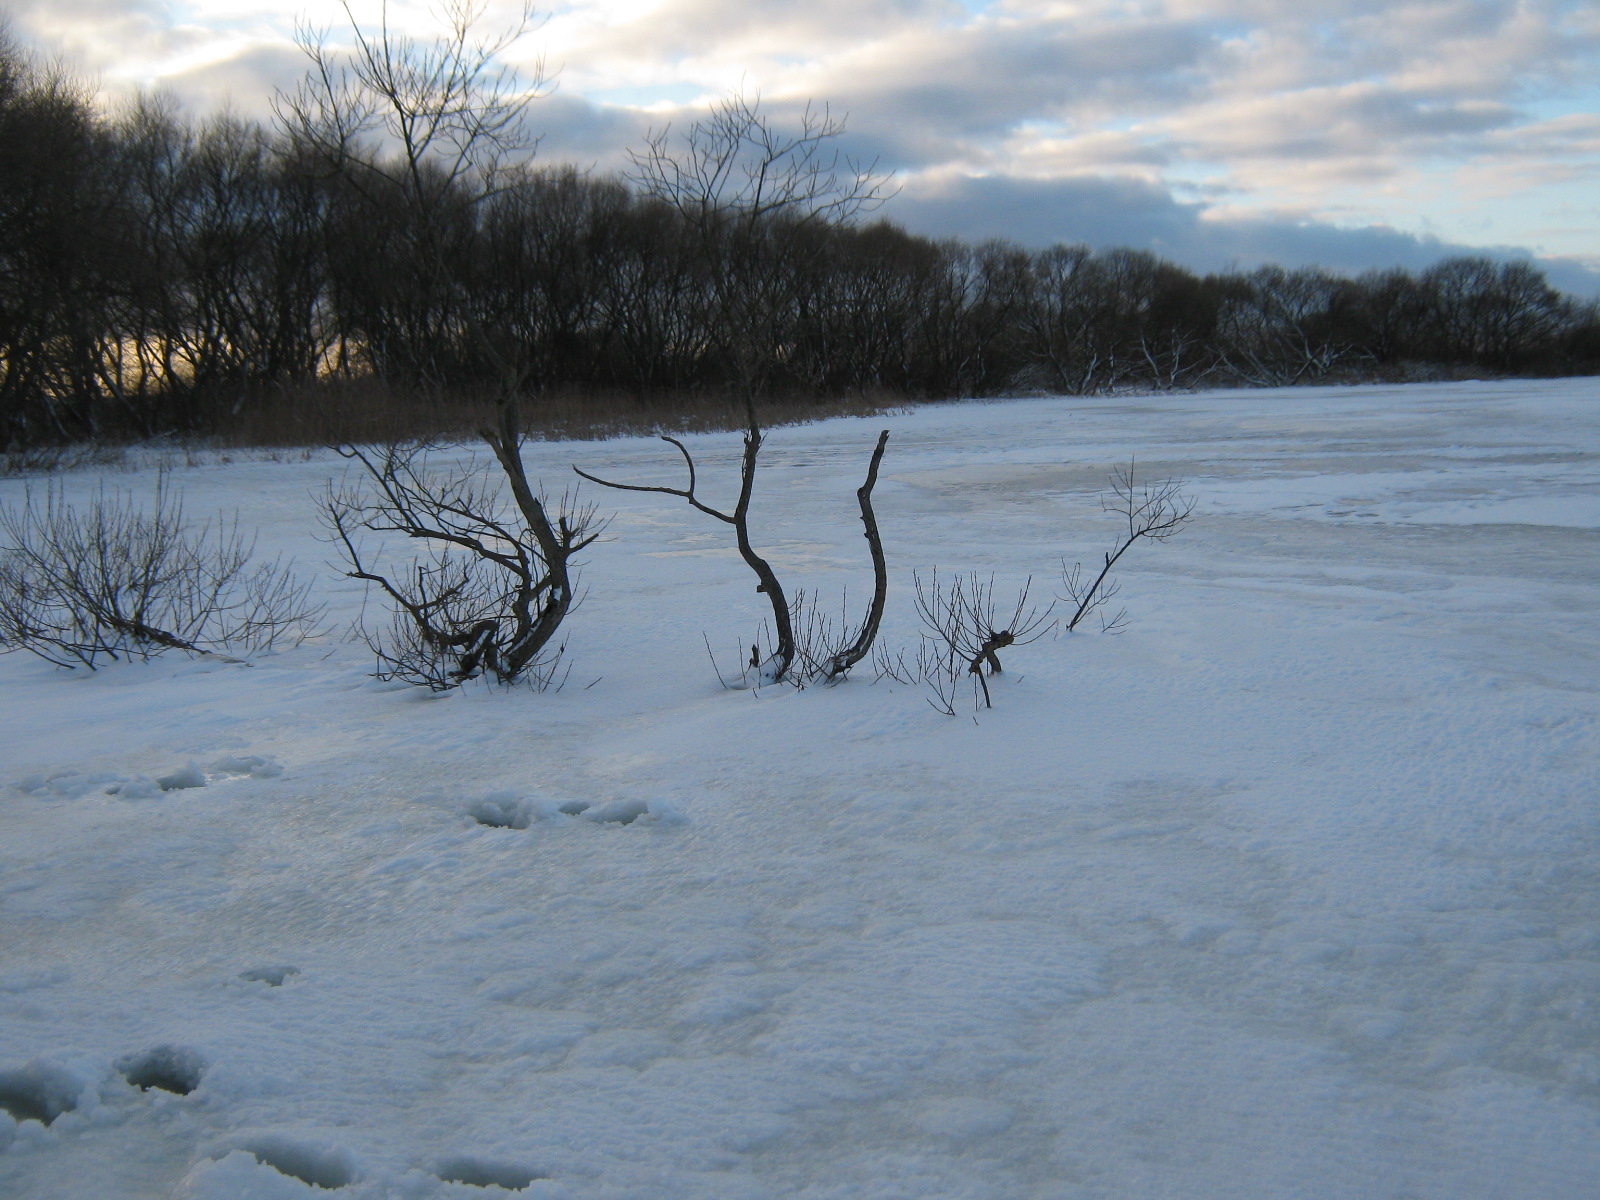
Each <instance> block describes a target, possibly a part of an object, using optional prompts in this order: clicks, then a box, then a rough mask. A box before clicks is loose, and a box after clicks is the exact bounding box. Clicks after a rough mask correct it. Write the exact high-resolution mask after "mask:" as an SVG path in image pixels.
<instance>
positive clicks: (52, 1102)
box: [0, 1062, 80, 1125]
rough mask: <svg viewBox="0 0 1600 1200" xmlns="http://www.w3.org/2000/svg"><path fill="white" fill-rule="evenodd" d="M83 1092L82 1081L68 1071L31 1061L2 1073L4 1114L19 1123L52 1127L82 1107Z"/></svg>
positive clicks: (1, 1107)
mask: <svg viewBox="0 0 1600 1200" xmlns="http://www.w3.org/2000/svg"><path fill="white" fill-rule="evenodd" d="M79 1090H80V1084H79V1081H78V1080H77V1079H75V1078H74V1077H73V1076H72V1075H70V1074H68V1073H67V1072H66V1071H63V1070H61V1069H60V1068H57V1067H50V1066H46V1065H45V1064H43V1063H40V1062H31V1063H28V1064H27V1065H26V1066H22V1067H15V1068H12V1069H11V1070H8V1071H0V1111H4V1112H8V1113H10V1114H11V1116H12V1118H13V1119H14V1120H16V1121H38V1122H39V1123H40V1124H41V1125H48V1124H50V1123H51V1122H52V1121H54V1120H55V1119H56V1118H57V1117H59V1116H60V1115H61V1114H62V1113H68V1112H71V1111H72V1110H73V1109H75V1108H77V1107H78V1092H79Z"/></svg>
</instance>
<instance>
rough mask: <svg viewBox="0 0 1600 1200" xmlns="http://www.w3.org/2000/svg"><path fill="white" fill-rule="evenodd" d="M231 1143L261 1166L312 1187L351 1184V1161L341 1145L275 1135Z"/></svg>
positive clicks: (354, 1170) (353, 1177)
mask: <svg viewBox="0 0 1600 1200" xmlns="http://www.w3.org/2000/svg"><path fill="white" fill-rule="evenodd" d="M234 1144H235V1146H236V1147H237V1148H238V1149H240V1150H244V1151H246V1152H248V1153H250V1154H252V1155H254V1156H255V1159H256V1161H257V1162H259V1163H261V1164H262V1165H263V1166H268V1167H271V1168H272V1169H273V1170H274V1171H276V1172H278V1174H280V1175H287V1176H289V1177H290V1178H291V1179H298V1180H299V1181H300V1182H301V1183H309V1184H310V1185H311V1186H312V1187H319V1188H342V1187H344V1186H345V1185H347V1184H350V1183H354V1182H355V1178H356V1164H355V1160H354V1158H353V1157H352V1156H351V1154H350V1152H349V1151H348V1150H346V1149H344V1148H343V1147H342V1146H330V1145H326V1144H323V1143H319V1142H310V1141H300V1140H298V1139H296V1138H292V1137H287V1136H285V1135H283V1134H277V1133H263V1134H257V1135H255V1136H254V1137H247V1138H244V1139H243V1140H241V1141H238V1142H236V1143H234Z"/></svg>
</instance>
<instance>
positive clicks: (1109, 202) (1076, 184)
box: [881, 176, 1600, 297]
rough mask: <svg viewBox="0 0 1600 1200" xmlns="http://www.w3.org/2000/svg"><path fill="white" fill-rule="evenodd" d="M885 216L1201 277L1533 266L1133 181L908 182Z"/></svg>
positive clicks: (1560, 273) (1576, 280)
mask: <svg viewBox="0 0 1600 1200" xmlns="http://www.w3.org/2000/svg"><path fill="white" fill-rule="evenodd" d="M881 215H883V216H884V217H887V218H888V219H890V220H892V221H895V222H897V223H899V224H902V225H904V226H905V227H906V228H908V229H911V230H912V231H914V232H918V233H924V234H927V235H930V236H949V235H954V236H958V237H963V238H968V239H971V240H982V239H986V238H1004V239H1006V240H1008V241H1014V242H1018V243H1020V244H1022V245H1025V246H1032V247H1042V246H1048V245H1051V244H1053V243H1056V242H1064V243H1085V244H1087V245H1089V246H1092V247H1095V248H1097V249H1106V248H1111V247H1115V246H1130V247H1134V248H1136V249H1141V250H1150V251H1152V252H1154V253H1156V254H1159V255H1161V256H1162V257H1164V258H1168V259H1171V260H1172V261H1174V262H1177V263H1180V264H1182V265H1184V266H1187V267H1189V268H1191V269H1192V270H1196V271H1201V272H1206V271H1220V270H1227V269H1230V268H1234V267H1239V268H1244V269H1248V268H1251V267H1255V266H1260V265H1262V264H1264V263H1277V264H1279V265H1282V266H1286V267H1302V266H1320V267H1326V268H1328V269H1329V270H1333V271H1337V272H1340V273H1341V274H1347V275H1357V274H1360V273H1361V272H1363V271H1368V270H1376V269H1384V268H1388V267H1404V268H1406V269H1408V270H1412V271H1418V270H1423V269H1425V268H1427V267H1429V266H1432V265H1433V264H1434V263H1436V262H1438V261H1439V260H1440V259H1442V258H1449V257H1453V256H1456V255H1477V254H1487V255H1489V256H1490V257H1493V258H1498V259H1507V260H1513V259H1525V258H1528V257H1529V255H1528V254H1527V253H1526V252H1525V251H1523V250H1520V249H1518V248H1516V247H1511V246H1495V247H1481V246H1478V247H1474V246H1467V245H1462V244H1460V243H1453V242H1449V241H1446V240H1443V239H1440V238H1436V237H1424V236H1417V235H1415V234H1409V233H1404V232H1402V231H1400V230H1396V229H1391V228H1387V227H1384V226H1381V225H1368V226H1362V227H1356V228H1345V227H1340V226H1336V225H1332V224H1328V223H1324V222H1318V221H1306V220H1293V219H1288V218H1283V217H1273V216H1253V217H1245V216H1223V217H1219V216H1217V215H1216V213H1215V211H1214V210H1213V209H1212V208H1211V207H1210V206H1208V205H1206V204H1205V203H1202V202H1198V201H1181V200H1179V199H1177V198H1175V197H1174V196H1173V195H1172V193H1171V192H1170V191H1168V190H1167V189H1166V188H1165V187H1163V186H1161V185H1159V184H1152V183H1146V182H1141V181H1137V180H1127V179H1118V180H1107V179H1070V180H1039V179H1020V178H1015V177H1006V176H986V177H978V178H973V177H957V178H944V179H918V180H912V181H908V182H907V184H906V186H905V188H904V189H903V190H902V192H901V194H900V195H899V196H897V197H896V198H895V199H894V200H892V201H891V202H890V203H889V204H888V205H887V206H886V207H885V208H884V209H883V211H882V214H881ZM1535 261H1537V262H1538V265H1539V266H1541V267H1542V268H1544V269H1545V271H1546V273H1547V275H1548V276H1549V278H1550V281H1551V282H1552V283H1553V284H1555V285H1556V286H1557V287H1560V288H1562V289H1563V290H1565V291H1568V292H1571V293H1573V294H1575V295H1580V296H1588V297H1597V296H1600V269H1596V268H1595V267H1592V266H1589V265H1587V264H1585V263H1583V262H1579V261H1576V260H1572V259H1561V258H1544V259H1538V260H1535Z"/></svg>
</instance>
